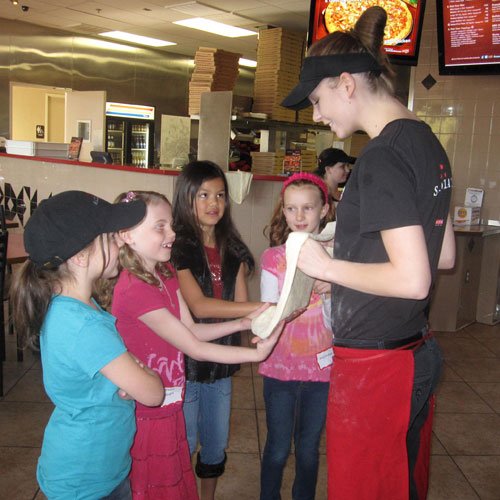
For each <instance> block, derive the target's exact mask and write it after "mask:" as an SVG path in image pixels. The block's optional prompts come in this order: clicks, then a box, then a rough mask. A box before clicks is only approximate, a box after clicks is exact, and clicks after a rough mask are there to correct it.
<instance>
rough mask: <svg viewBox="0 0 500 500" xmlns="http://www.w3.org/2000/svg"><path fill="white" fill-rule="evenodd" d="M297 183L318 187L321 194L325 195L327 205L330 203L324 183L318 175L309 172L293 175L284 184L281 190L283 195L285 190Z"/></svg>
mask: <svg viewBox="0 0 500 500" xmlns="http://www.w3.org/2000/svg"><path fill="white" fill-rule="evenodd" d="M297 181H307V182H310V183H311V184H314V185H315V186H318V187H319V189H320V190H321V192H322V193H323V199H324V201H325V203H328V188H327V187H326V184H325V183H324V181H323V180H322V179H321V178H320V177H318V176H317V175H314V174H310V173H309V172H300V173H299V174H293V175H291V176H290V177H288V179H287V180H286V181H285V182H284V183H283V187H282V188H281V195H283V193H284V192H285V189H286V188H287V187H288V186H289V185H290V184H292V183H294V182H297Z"/></svg>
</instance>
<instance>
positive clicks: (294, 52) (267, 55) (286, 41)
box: [252, 28, 305, 122]
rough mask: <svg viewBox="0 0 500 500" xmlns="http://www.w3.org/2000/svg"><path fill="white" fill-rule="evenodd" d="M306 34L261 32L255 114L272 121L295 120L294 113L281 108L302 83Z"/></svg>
mask: <svg viewBox="0 0 500 500" xmlns="http://www.w3.org/2000/svg"><path fill="white" fill-rule="evenodd" d="M304 52H305V35H304V34H303V33H295V32H292V31H288V30H285V29H283V28H271V29H266V30H261V31H259V42H258V46H257V69H256V71H255V82H254V102H253V108H252V111H254V112H256V113H267V115H268V116H269V117H270V118H271V119H273V120H280V121H288V122H294V121H295V111H293V110H289V109H286V108H283V107H282V106H280V103H281V101H282V100H283V99H284V98H285V97H286V96H287V95H288V94H289V93H290V91H291V90H292V89H293V87H294V86H295V85H296V84H297V83H298V81H299V74H300V67H301V64H302V59H303V56H304Z"/></svg>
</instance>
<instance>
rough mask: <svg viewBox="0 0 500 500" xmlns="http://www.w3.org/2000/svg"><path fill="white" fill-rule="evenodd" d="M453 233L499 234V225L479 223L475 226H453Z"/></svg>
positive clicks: (484, 235)
mask: <svg viewBox="0 0 500 500" xmlns="http://www.w3.org/2000/svg"><path fill="white" fill-rule="evenodd" d="M453 230H454V231H455V234H468V235H472V236H474V235H477V236H482V237H483V238H484V237H486V236H493V235H495V234H500V226H490V225H487V224H479V225H475V226H453Z"/></svg>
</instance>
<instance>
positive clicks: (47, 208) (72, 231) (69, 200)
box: [24, 191, 146, 268]
mask: <svg viewBox="0 0 500 500" xmlns="http://www.w3.org/2000/svg"><path fill="white" fill-rule="evenodd" d="M145 215H146V204H145V203H144V202H143V201H142V200H134V201H131V202H128V203H117V204H113V203H109V202H108V201H105V200H102V199H101V198H98V197H97V196H94V195H93V194H90V193H85V192H83V191H64V192H62V193H59V194H56V195H55V196H52V197H51V198H48V199H46V200H43V201H42V202H41V203H40V204H39V205H38V207H37V208H36V210H35V211H34V212H33V215H32V216H31V217H30V218H29V220H28V222H27V224H26V227H25V229H24V246H25V248H26V251H27V253H28V255H29V258H30V260H31V261H33V262H34V263H35V264H36V265H37V266H38V267H45V268H56V267H58V266H59V265H60V264H62V263H63V262H65V261H67V260H68V259H69V258H70V257H72V256H73V255H75V254H77V253H78V252H79V251H80V250H83V249H84V248H85V247H86V246H87V245H89V244H90V243H91V242H92V241H93V240H94V239H95V238H96V237H97V236H99V235H100V234H104V233H112V232H115V231H119V230H120V229H127V228H130V227H133V226H135V225H136V224H138V223H139V222H140V221H141V220H142V219H143V218H144V217H145Z"/></svg>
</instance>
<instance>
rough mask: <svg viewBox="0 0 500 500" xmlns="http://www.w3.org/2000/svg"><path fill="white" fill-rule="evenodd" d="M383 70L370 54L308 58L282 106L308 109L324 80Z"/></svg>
mask: <svg viewBox="0 0 500 500" xmlns="http://www.w3.org/2000/svg"><path fill="white" fill-rule="evenodd" d="M381 70H382V67H381V66H380V65H379V63H378V62H377V61H376V60H375V58H374V57H372V56H371V55H370V54H368V53H348V54H333V55H328V56H310V57H306V58H305V59H304V64H303V65H302V69H301V71H300V77H299V84H298V85H297V86H296V87H295V88H294V89H293V90H292V91H291V92H290V94H288V96H287V97H285V99H284V100H283V102H282V103H281V105H282V106H284V107H285V108H290V109H295V110H299V109H304V108H307V106H310V105H311V102H310V101H309V99H308V98H309V95H310V94H311V92H312V91H313V90H314V89H315V88H316V87H317V86H318V85H319V83H320V82H321V80H323V79H324V78H329V77H335V76H339V75H341V74H342V73H344V72H346V73H364V72H366V71H379V72H380V71H381Z"/></svg>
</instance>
